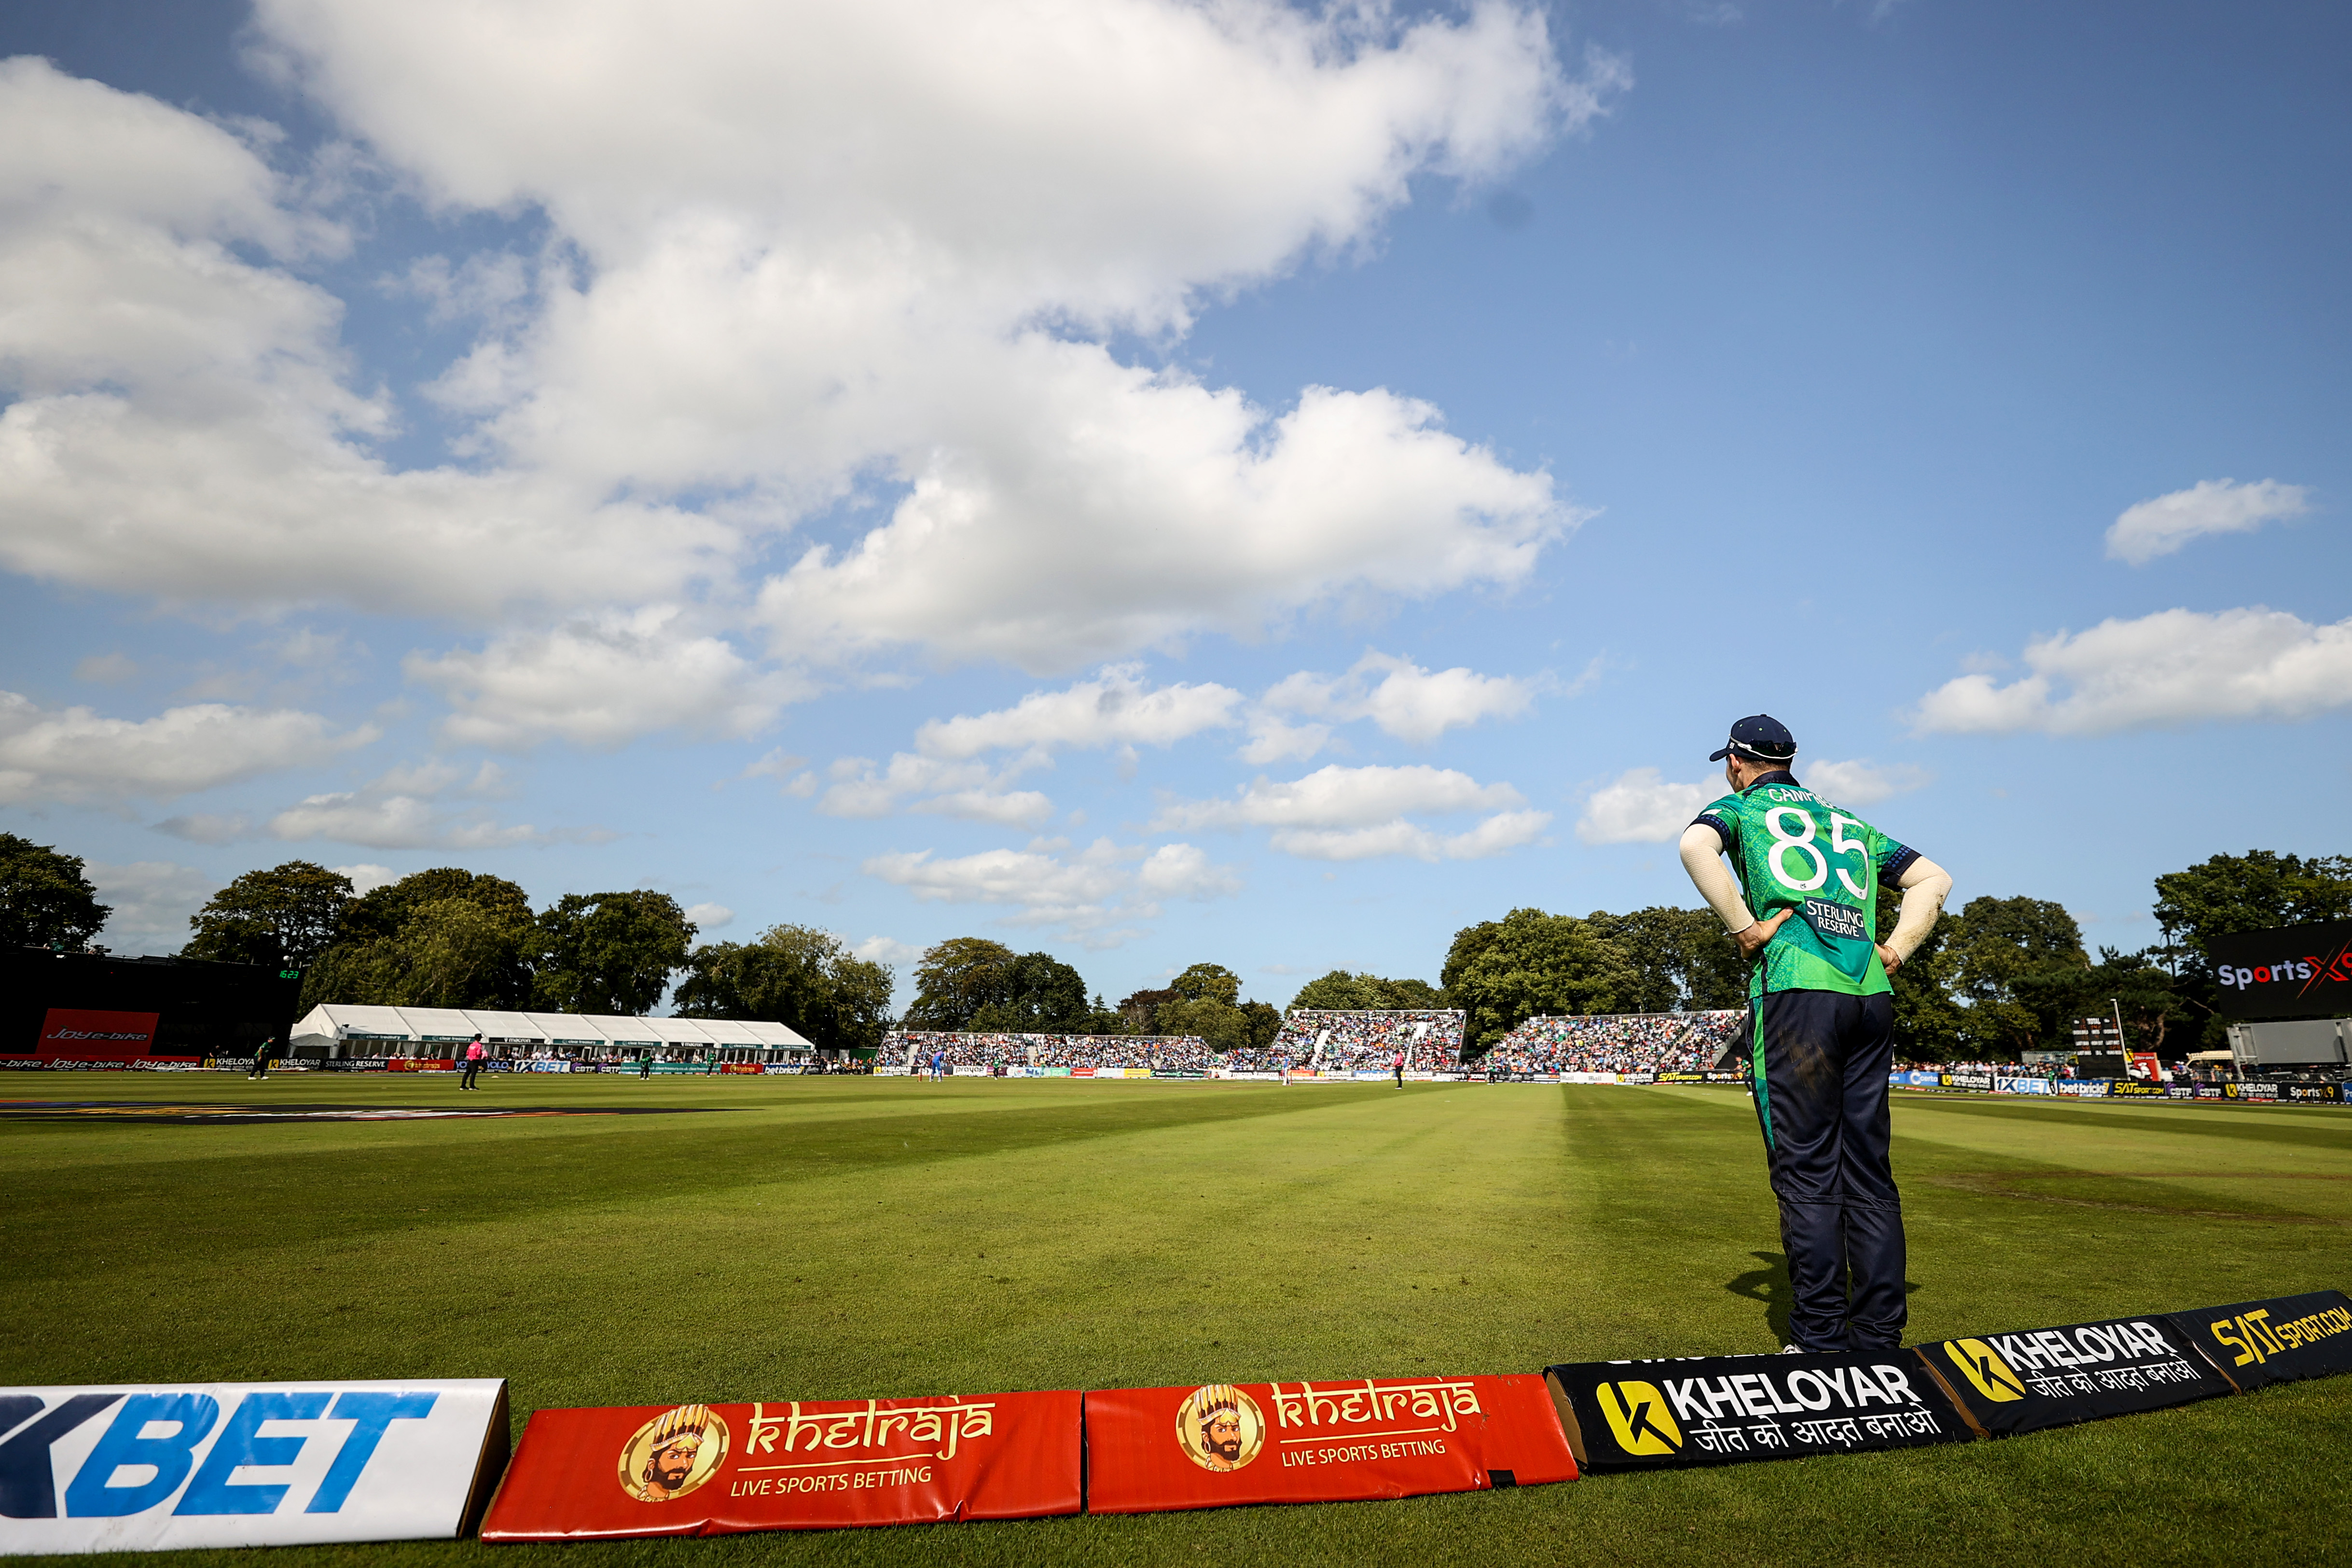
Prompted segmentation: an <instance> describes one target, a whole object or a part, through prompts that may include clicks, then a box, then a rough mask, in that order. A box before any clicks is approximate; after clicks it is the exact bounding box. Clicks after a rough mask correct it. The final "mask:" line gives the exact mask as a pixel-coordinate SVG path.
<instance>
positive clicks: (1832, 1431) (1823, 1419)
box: [1544, 1350, 1973, 1472]
mask: <svg viewBox="0 0 2352 1568" xmlns="http://www.w3.org/2000/svg"><path fill="white" fill-rule="evenodd" d="M1544 1377H1545V1380H1546V1382H1547V1383H1549V1385H1550V1388H1551V1393H1552V1398H1553V1400H1554V1402H1555V1403H1556V1404H1557V1405H1559V1412H1560V1425H1561V1426H1563V1427H1565V1428H1567V1431H1568V1436H1569V1441H1570V1444H1571V1445H1572V1446H1573V1447H1575V1450H1576V1460H1577V1463H1578V1464H1580V1465H1581V1466H1583V1467H1584V1468H1586V1469H1588V1470H1591V1471H1594V1472H1601V1471H1607V1470H1643V1469H1671V1468H1684V1467H1687V1466H1694V1465H1737V1464H1744V1463H1746V1462H1748V1461H1749V1460H1752V1459H1800V1458H1808V1457H1810V1456H1812V1455H1816V1454H1851V1453H1856V1452H1860V1451H1863V1450H1865V1449H1875V1448H1916V1447H1925V1446H1926V1445H1928V1444H1931V1443H1959V1442H1966V1441H1969V1439H1970V1438H1971V1437H1972V1436H1973V1434H1972V1433H1971V1432H1970V1431H1969V1427H1968V1425H1967V1423H1966V1422H1964V1421H1963V1420H1962V1419H1961V1418H1960V1415H1958V1412H1957V1411H1955V1410H1954V1409H1953V1407H1952V1404H1951V1401H1950V1399H1949V1397H1948V1396H1947V1395H1946V1394H1945V1393H1944V1391H1943V1389H1942V1388H1941V1387H1939V1386H1938V1385H1937V1383H1936V1380H1935V1379H1934V1378H1932V1377H1930V1376H1928V1375H1927V1371H1926V1369H1925V1367H1923V1366H1922V1365H1921V1363H1920V1361H1919V1357H1918V1353H1917V1352H1914V1351H1907V1350H1885V1351H1839V1352H1832V1353H1829V1354H1822V1355H1812V1354H1795V1355H1744V1356H1696V1357H1690V1358H1686V1359H1683V1360H1677V1361H1610V1362H1578V1363H1570V1364H1567V1365H1562V1366H1554V1367H1548V1368H1546V1369H1545V1372H1544Z"/></svg>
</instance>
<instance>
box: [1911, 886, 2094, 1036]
mask: <svg viewBox="0 0 2352 1568" xmlns="http://www.w3.org/2000/svg"><path fill="white" fill-rule="evenodd" d="M1952 925H1953V929H1952V930H1951V931H1949V932H1948V933H1947V935H1946V936H1945V952H1946V954H1947V956H1948V964H1949V967H1948V971H1947V973H1948V977H1949V984H1950V985H1951V987H1952V989H1953V991H1954V993H1955V994H1957V995H1958V998H1959V999H1960V1000H1961V1001H1962V1002H1964V1003H1965V1004H1966V1012H1965V1021H1964V1022H1963V1024H1962V1026H1961V1037H1962V1038H1963V1040H1965V1041H1966V1043H1967V1045H1968V1047H1969V1050H1970V1051H1971V1052H1972V1053H1973V1054H1976V1055H1979V1056H1982V1057H1985V1058H2008V1059H2011V1060H2014V1059H2015V1058H2016V1057H2017V1056H2018V1054H2019V1053H2020V1052H2021V1051H2025V1050H2030V1049H2033V1048H2035V1047H2047V1048H2052V1049H2055V1048H2060V1047H2063V1046H2064V1045H2065V1044H2066V1043H2067V1042H2068V1041H2069V1040H2070V1039H2071V1038H2072V1033H2071V1031H2072V1027H2073V1025H2072V1020H2073V1018H2074V1015H2075V1013H2076V1012H2077V1011H2079V1010H2080V1008H2081V1007H2082V1005H2083V1003H2084V996H2085V994H2086V987H2087V985H2088V983H2089V980H2090V970H2091V959H2090V955H2089V954H2088V953H2086V952H2084V951H2083V928H2082V927H2081V926H2079V925H2077V924H2075V922H2074V916H2073V915H2070V914H2068V913H2067V912H2066V910H2065V906H2064V905H2063V904H2054V903H2052V902H2051V901H2049V900H2046V899H2029V898H2014V899H1994V898H1982V899H1971V900H1969V902H1968V906H1967V907H1966V908H1965V909H1963V910H1960V914H1959V919H1958V921H1954V922H1952Z"/></svg>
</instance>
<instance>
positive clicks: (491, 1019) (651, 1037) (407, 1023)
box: [291, 1002, 816, 1063]
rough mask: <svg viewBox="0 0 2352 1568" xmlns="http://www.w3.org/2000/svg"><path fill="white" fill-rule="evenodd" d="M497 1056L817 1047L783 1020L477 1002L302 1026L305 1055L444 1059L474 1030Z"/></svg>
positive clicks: (770, 1055) (299, 1053) (726, 1058)
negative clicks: (506, 1008)
mask: <svg viewBox="0 0 2352 1568" xmlns="http://www.w3.org/2000/svg"><path fill="white" fill-rule="evenodd" d="M476 1035H480V1036H481V1037H482V1043H483V1044H484V1045H486V1046H488V1047H489V1049H490V1053H491V1054H492V1055H493V1056H499V1057H555V1058H566V1057H568V1058H574V1059H590V1060H602V1061H612V1060H621V1061H635V1060H636V1059H637V1058H640V1057H645V1056H651V1057H652V1058H654V1059H655V1060H656V1061H703V1060H706V1059H708V1058H710V1057H712V1056H716V1057H717V1058H718V1059H719V1060H720V1061H722V1062H762V1063H764V1062H775V1061H792V1060H799V1059H802V1058H804V1057H805V1056H806V1055H807V1054H808V1053H810V1052H813V1051H814V1050H815V1049H816V1047H814V1046H813V1045H811V1044H810V1043H809V1042H808V1041H807V1040H805V1039H803V1038H802V1037H800V1036H799V1035H798V1034H795V1033H794V1032H793V1030H791V1029H788V1028H786V1027H785V1026H783V1025H782V1024H775V1023H760V1022H752V1021H750V1020H744V1019H736V1018H625V1017H617V1016H610V1015H604V1014H593V1013H503V1012H497V1011H494V1010H490V1009H486V1008H478V1007H462V1008H461V1007H377V1006H360V1005H349V1004H345V1003H340V1002H322V1003H320V1005H318V1006H316V1007H313V1008H311V1009H310V1012H309V1014H307V1015H306V1016H304V1017H303V1019H302V1021H301V1022H300V1023H298V1024H296V1025H295V1026H294V1035H293V1039H292V1041H291V1045H292V1048H293V1053H294V1055H295V1056H296V1057H297V1058H304V1057H309V1058H326V1059H332V1058H343V1057H446V1056H450V1055H452V1054H453V1050H454V1047H461V1046H464V1045H465V1044H466V1043H467V1041H469V1040H471V1039H472V1038H473V1037H475V1036H476Z"/></svg>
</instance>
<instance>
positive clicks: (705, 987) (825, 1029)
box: [677, 925, 895, 1051]
mask: <svg viewBox="0 0 2352 1568" xmlns="http://www.w3.org/2000/svg"><path fill="white" fill-rule="evenodd" d="M687 968H688V974H687V977H686V978H685V979H684V980H683V981H681V982H679V984H678V988H677V1013H678V1016H679V1017H681V1018H744V1019H751V1020H754V1021H758V1022H762V1023H775V1024H782V1025H783V1026H785V1027H787V1028H789V1029H792V1030H793V1031H794V1032H796V1033H798V1034H799V1035H801V1036H802V1037H803V1038H805V1039H806V1040H807V1041H808V1042H809V1043H810V1044H811V1045H814V1046H815V1047H818V1048H820V1049H823V1050H829V1051H841V1050H858V1051H865V1050H872V1049H874V1048H875V1047H877V1046H879V1045H880V1044H881V1043H882V1035H883V1032H884V1031H885V1030H886V1029H887V1028H888V1027H889V1024H890V989H891V986H892V984H893V983H894V980H895V976H894V975H893V974H892V973H891V971H890V967H889V966H888V965H887V964H884V963H875V962H874V961H873V960H871V959H865V958H860V957H858V956H857V955H856V953H855V952H851V951H850V949H849V947H848V945H847V944H846V943H845V942H843V941H842V940H841V939H840V938H839V937H837V936H835V935H834V934H833V933H832V932H831V931H820V930H818V929H817V928H815V927H814V926H803V925H779V926H772V927H771V928H769V929H768V930H767V931H763V932H761V934H760V936H759V938H758V940H757V941H755V942H717V943H713V944H710V945H709V946H704V947H699V948H697V949H696V950H695V951H694V953H693V955H692V956H691V957H690V958H689V959H688V963H687Z"/></svg>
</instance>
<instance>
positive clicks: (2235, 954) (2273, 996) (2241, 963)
mask: <svg viewBox="0 0 2352 1568" xmlns="http://www.w3.org/2000/svg"><path fill="white" fill-rule="evenodd" d="M2205 948H2206V952H2208V953H2209V954H2210V955H2211V957H2212V960H2213V982H2214V984H2215V986H2216V987H2217V988H2218V989H2219V991H2220V995H2219V997H2218V998H2217V999H2216V1000H2217V1002H2218V1004H2219V1005H2220V1007H2221V1013H2222V1014H2223V1016H2227V1017H2231V1018H2325V1017H2333V1016H2341V1015H2344V1014H2347V1013H2352V921H2329V922H2328V923H2326V925H2313V926H2287V927H2285V928H2284V929H2283V930H2279V931H2239V932H2237V933H2236V934H2234V935H2231V936H2214V937H2208V938H2207V939H2206V941H2205Z"/></svg>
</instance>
